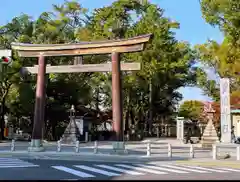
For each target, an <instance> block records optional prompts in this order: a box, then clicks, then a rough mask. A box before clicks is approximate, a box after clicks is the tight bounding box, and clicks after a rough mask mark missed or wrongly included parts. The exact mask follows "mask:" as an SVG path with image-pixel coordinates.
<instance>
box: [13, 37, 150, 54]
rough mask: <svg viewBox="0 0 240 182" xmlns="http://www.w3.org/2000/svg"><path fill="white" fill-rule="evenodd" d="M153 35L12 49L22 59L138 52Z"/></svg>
mask: <svg viewBox="0 0 240 182" xmlns="http://www.w3.org/2000/svg"><path fill="white" fill-rule="evenodd" d="M150 38H151V34H146V35H141V36H137V37H132V38H129V39H118V40H107V41H97V42H81V43H69V44H24V43H12V49H14V50H17V51H18V54H19V56H20V57H39V56H40V55H42V56H73V55H90V54H109V53H112V52H118V53H124V52H138V51H142V50H143V49H144V44H145V43H146V42H148V41H149V39H150Z"/></svg>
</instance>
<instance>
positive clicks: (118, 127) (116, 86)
mask: <svg viewBox="0 0 240 182" xmlns="http://www.w3.org/2000/svg"><path fill="white" fill-rule="evenodd" d="M112 112H113V113H112V117H113V124H114V131H115V133H116V141H123V127H122V126H123V125H122V118H123V116H122V112H123V108H122V85H121V68H120V60H119V53H116V52H114V53H112Z"/></svg>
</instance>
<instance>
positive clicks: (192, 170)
mask: <svg viewBox="0 0 240 182" xmlns="http://www.w3.org/2000/svg"><path fill="white" fill-rule="evenodd" d="M160 166H163V167H168V168H173V169H179V170H183V171H191V172H196V173H210V172H208V171H203V170H197V169H189V168H184V167H178V166H173V165H167V164H162V165H160Z"/></svg>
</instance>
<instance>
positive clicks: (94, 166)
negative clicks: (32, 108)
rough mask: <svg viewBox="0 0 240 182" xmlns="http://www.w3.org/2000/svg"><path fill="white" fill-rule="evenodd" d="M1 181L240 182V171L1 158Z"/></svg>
mask: <svg viewBox="0 0 240 182" xmlns="http://www.w3.org/2000/svg"><path fill="white" fill-rule="evenodd" d="M0 170H1V173H0V180H79V179H80V180H94V179H95V180H96V179H101V180H119V179H121V180H136V179H142V180H143V179H145V180H152V179H155V180H159V179H160V180H161V179H162V180H163V179H166V180H173V179H174V180H180V179H181V180H184V179H188V180H189V179H193V180H194V179H204V180H210V179H221V180H223V179H226V180H229V179H232V180H233V179H240V168H238V169H237V168H231V167H226V166H225V167H221V166H215V167H209V166H208V167H206V166H205V167H202V166H199V165H187V164H177V163H174V162H171V163H167V162H165V163H163V162H162V163H155V164H152V163H151V164H149V163H115V162H79V161H60V160H23V159H21V160H20V159H17V158H0Z"/></svg>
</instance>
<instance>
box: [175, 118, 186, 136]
mask: <svg viewBox="0 0 240 182" xmlns="http://www.w3.org/2000/svg"><path fill="white" fill-rule="evenodd" d="M183 138H184V117H177V139H178V140H183Z"/></svg>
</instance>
